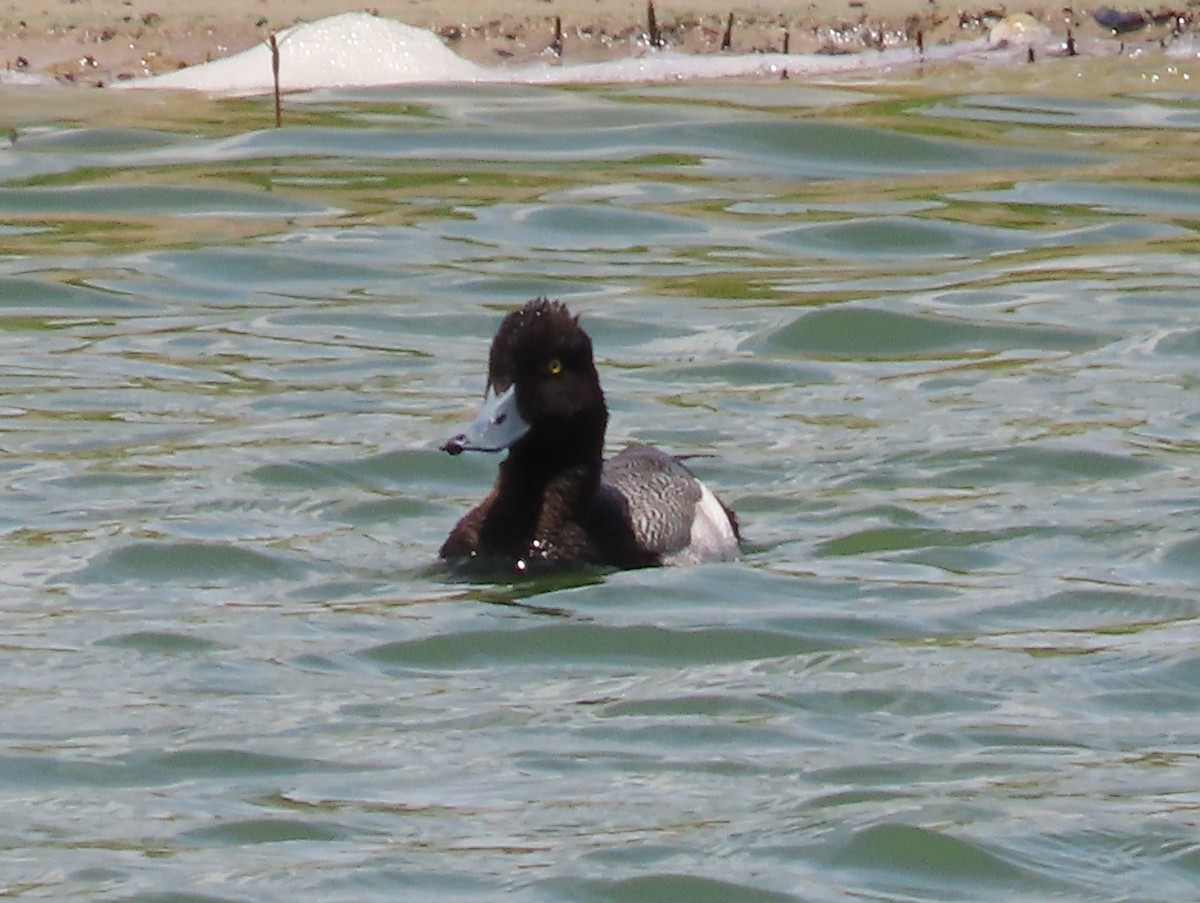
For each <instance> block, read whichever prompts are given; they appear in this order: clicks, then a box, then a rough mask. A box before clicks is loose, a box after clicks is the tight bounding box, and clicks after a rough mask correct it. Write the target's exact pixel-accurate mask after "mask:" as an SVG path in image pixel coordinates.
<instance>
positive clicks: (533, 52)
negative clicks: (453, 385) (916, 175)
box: [0, 0, 1197, 86]
mask: <svg viewBox="0 0 1200 903" xmlns="http://www.w3.org/2000/svg"><path fill="white" fill-rule="evenodd" d="M1190 2H1197V0H1190ZM362 9H363V7H359V6H355V5H354V4H353V2H352V0H350V2H347V0H251V2H250V3H249V4H244V5H239V4H236V3H233V2H229V0H218V2H216V3H214V4H212V5H210V6H209V7H206V8H205V9H204V10H203V11H200V12H198V11H197V10H196V8H195V7H194V6H190V5H189V2H188V0H87V2H77V0H48V5H46V6H32V5H30V3H29V0H0V28H2V29H3V37H2V38H0V59H2V62H3V66H4V68H5V69H7V70H9V72H15V73H24V74H27V75H29V76H31V77H39V76H40V77H42V78H43V79H44V78H47V77H48V78H53V79H55V80H57V81H59V82H62V83H67V84H70V83H74V84H80V85H89V86H100V85H105V84H109V83H111V82H114V81H121V80H126V79H129V78H135V77H142V76H147V75H157V74H161V73H164V72H170V71H174V70H176V69H179V68H183V67H186V66H194V65H196V64H198V63H203V62H207V61H209V60H214V59H220V58H223V57H226V56H230V55H232V54H235V53H238V52H241V51H243V50H246V49H248V48H250V47H253V46H255V45H256V44H260V43H262V42H264V41H267V40H268V39H269V37H270V35H271V34H272V33H273V32H276V31H279V30H281V29H283V28H286V27H288V26H290V25H293V24H296V23H298V22H304V21H314V20H316V19H319V18H322V17H324V16H327V15H332V14H335V13H339V12H346V11H349V10H362ZM1101 9H1103V7H1101V6H1097V7H1095V8H1094V9H1091V8H1089V9H1078V10H1076V9H1072V8H1064V7H1063V6H1061V5H1054V4H1049V5H1046V6H1043V7H1040V8H1039V7H1034V8H1031V9H1029V10H1026V11H1024V12H1023V13H1020V14H1018V15H1015V16H1014V15H1007V14H1006V12H1005V8H1004V7H1003V6H986V5H985V6H981V7H979V8H978V9H976V10H975V11H972V9H971V8H962V7H956V6H951V5H946V3H945V2H944V0H813V2H795V0H783V2H780V3H774V4H771V3H767V2H763V0H755V2H751V3H742V4H738V3H735V2H729V0H681V2H679V3H677V4H676V3H671V2H669V0H667V2H664V0H659V2H658V3H657V4H656V9H655V20H656V24H657V26H658V28H659V30H660V32H661V35H662V41H663V43H664V44H665V45H666V46H669V47H672V48H674V49H676V50H679V51H681V52H684V53H696V54H705V53H719V52H721V50H722V49H724V48H723V45H724V44H725V43H726V42H728V45H729V46H728V49H730V50H732V51H733V52H737V53H756V52H790V53H797V54H813V53H822V54H845V53H860V52H865V51H870V50H879V49H883V48H886V47H903V46H912V47H917V46H918V45H923V46H934V45H935V44H946V43H950V42H953V41H956V40H971V39H976V38H980V37H986V36H987V35H988V34H989V32H990V31H991V29H992V28H994V27H995V26H996V25H998V24H1000V23H1002V22H1011V21H1016V20H1020V21H1018V25H1021V22H1024V23H1025V24H1024V25H1023V26H1022V27H1031V28H1039V27H1040V29H1042V34H1043V35H1049V36H1051V37H1053V38H1054V39H1056V40H1062V41H1064V42H1065V41H1066V39H1067V36H1068V33H1070V34H1071V35H1072V36H1073V37H1075V38H1078V39H1082V40H1102V39H1105V38H1109V39H1112V38H1114V35H1117V34H1118V29H1115V28H1113V27H1105V26H1103V25H1101V24H1100V23H1099V22H1097V21H1096V13H1097V12H1098V11H1099V10H1101ZM1193 9H1194V8H1188V7H1183V8H1181V9H1180V10H1178V11H1177V10H1172V9H1167V8H1164V9H1163V11H1162V12H1161V13H1159V14H1154V15H1150V14H1144V13H1141V12H1133V11H1131V12H1127V13H1117V12H1114V11H1112V10H1109V12H1110V13H1112V14H1113V16H1116V17H1119V18H1115V19H1114V18H1111V17H1110V18H1109V19H1108V20H1106V21H1108V22H1115V23H1116V24H1118V25H1120V26H1122V30H1127V31H1128V34H1129V37H1130V39H1131V40H1134V39H1138V40H1143V39H1148V40H1165V39H1166V38H1167V37H1169V36H1170V35H1171V34H1172V32H1173V31H1179V30H1192V29H1194V28H1195V27H1196V15H1195V14H1194V12H1193ZM496 10H497V7H496V6H495V5H493V4H489V3H482V2H479V0H387V2H384V3H380V4H378V5H373V6H371V7H369V8H367V11H369V12H371V13H373V14H377V15H379V16H383V17H386V18H390V19H396V20H399V21H401V22H404V23H406V24H409V25H413V26H415V27H418V28H425V29H428V30H430V31H432V32H434V33H435V34H437V35H439V36H440V38H441V39H442V41H443V43H445V44H446V46H447V47H449V49H451V50H452V51H454V52H455V53H457V54H458V55H460V56H462V57H464V58H465V59H467V60H470V61H471V62H475V63H479V64H482V65H486V66H493V67H504V66H506V65H517V64H521V63H527V62H530V61H533V60H537V59H554V58H556V57H561V59H563V60H564V61H569V62H572V63H586V62H599V61H604V60H612V59H617V58H621V57H628V56H632V55H634V54H636V53H638V52H641V51H644V50H645V49H646V48H647V47H648V46H649V23H648V16H647V6H646V4H645V2H644V0H616V2H612V0H506V2H505V3H504V5H503V11H502V12H499V13H498V12H497V11H496ZM1120 17H1123V18H1120ZM556 23H561V38H560V37H558V35H557V34H556V27H555V26H556ZM1125 26H1129V27H1128V28H1127V29H1126V28H1125ZM1019 31H1020V29H1019V28H1018V32H1019ZM556 51H557V54H556Z"/></svg>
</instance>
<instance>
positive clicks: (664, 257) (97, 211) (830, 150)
mask: <svg viewBox="0 0 1200 903" xmlns="http://www.w3.org/2000/svg"><path fill="white" fill-rule="evenodd" d="M1051 65H1052V66H1057V67H1058V68H1057V70H1056V71H1057V72H1058V74H1059V75H1060V76H1068V75H1070V76H1071V78H1066V77H1062V78H1060V80H1059V81H1058V82H1052V83H1047V82H1046V77H1047V76H1046V74H1045V73H1046V72H1047V71H1048V70H1047V69H1045V68H1042V69H1039V70H1038V71H1037V72H1034V71H1032V70H1030V71H1024V70H1023V71H1021V72H1015V71H1012V70H1008V71H1006V72H1001V73H980V72H978V71H976V73H975V75H974V76H972V77H970V78H968V77H967V75H966V74H965V73H963V72H959V71H948V72H945V73H942V74H941V75H940V76H939V77H937V78H934V77H932V76H930V77H928V78H924V77H922V78H917V79H915V80H914V81H912V82H908V83H896V84H892V85H887V84H883V85H881V84H870V85H854V84H843V85H840V86H837V87H836V88H830V89H828V90H825V89H822V88H821V87H819V86H816V87H814V86H811V85H809V86H803V85H794V84H790V83H775V84H722V85H675V86H666V87H623V88H603V87H595V88H587V89H571V90H550V89H547V90H534V89H517V88H492V89H480V88H478V87H475V88H453V89H451V88H418V89H404V90H393V91H380V92H357V93H354V94H348V95H342V96H339V95H332V94H322V95H315V96H306V97H294V98H290V99H289V102H288V106H289V121H290V125H289V127H287V128H285V129H283V130H282V131H278V132H276V131H273V130H263V129H262V125H263V123H264V121H265V120H267V119H268V118H269V115H270V113H269V110H268V108H267V106H266V105H264V104H262V103H259V102H227V103H216V102H210V101H203V100H195V99H187V100H183V99H180V98H171V97H155V98H152V99H150V98H133V97H122V98H121V99H120V100H114V99H113V98H112V97H111V96H108V95H92V94H87V95H85V94H83V93H82V92H71V93H69V94H63V95H58V94H52V93H46V94H40V93H39V94H38V95H37V97H36V98H34V99H31V96H30V94H28V93H25V94H14V95H12V100H11V102H10V103H8V104H7V105H6V107H5V109H6V111H7V112H6V113H5V117H6V118H5V125H6V126H8V127H9V128H10V129H12V135H13V140H12V141H11V143H10V144H9V145H8V146H7V147H5V148H4V149H3V150H2V151H0V216H2V218H3V221H4V223H3V227H2V229H0V236H2V237H3V242H4V252H3V256H2V257H0V350H2V352H3V356H2V357H0V414H2V415H3V419H2V420H0V430H2V432H0V442H2V443H3V451H4V454H3V457H2V458H0V468H2V470H3V478H4V483H3V485H4V497H5V505H4V507H3V510H2V511H0V530H2V534H0V535H2V537H3V538H2V540H0V542H2V545H0V569H2V571H0V573H2V574H3V578H4V583H5V585H6V586H7V588H8V592H7V593H6V601H5V602H4V604H3V605H0V626H2V628H3V636H4V640H3V653H2V654H3V656H4V665H5V666H4V674H5V677H4V679H3V684H2V686H3V689H4V703H3V718H2V719H0V725H2V726H0V744H2V745H0V799H2V800H3V808H4V811H5V815H6V818H5V825H6V828H5V843H4V845H3V849H2V850H0V863H3V866H2V867H0V875H3V878H2V879H0V888H2V889H3V891H4V892H5V893H8V894H10V895H13V896H24V897H31V898H51V897H52V898H55V899H68V898H81V899H122V900H131V899H132V900H146V901H148V900H166V899H180V900H182V899H212V900H242V899H256V900H275V899H285V898H295V897H296V896H297V895H301V896H303V897H304V898H307V899H338V900H343V899H346V898H348V897H352V898H354V899H361V900H366V899H389V900H390V899H395V898H396V897H397V895H403V896H404V897H405V898H407V899H437V900H446V899H456V898H464V899H479V898H481V897H495V896H497V895H500V894H503V895H512V896H515V897H517V898H520V899H529V900H544V899H551V900H564V901H566V900H606V901H623V900H638V901H647V900H684V899H686V900H704V899H714V900H715V899H721V900H725V899H733V898H735V897H736V898H737V899H751V900H759V899H761V900H792V899H794V900H842V899H847V898H850V897H855V898H857V897H862V896H867V897H872V898H880V899H906V900H944V899H967V898H969V899H984V898H987V899H997V900H1005V901H1008V900H1012V899H1030V900H1042V899H1046V898H1047V897H1049V896H1061V897H1067V898H1078V899H1089V900H1121V899H1130V898H1135V897H1137V898H1141V897H1143V896H1144V894H1145V893H1146V891H1145V888H1147V887H1154V888H1159V889H1160V890H1158V891H1156V892H1155V895H1159V896H1162V897H1164V898H1167V897H1173V898H1180V899H1182V898H1185V897H1186V896H1188V891H1189V890H1190V888H1192V887H1193V886H1194V885H1195V882H1196V880H1197V877H1198V872H1200V858H1198V856H1197V853H1196V849H1197V848H1196V844H1195V838H1194V830H1193V825H1192V821H1193V812H1192V809H1193V799H1194V795H1195V786H1196V781H1197V770H1196V765H1195V749H1196V746H1197V740H1198V738H1197V736H1196V731H1195V729H1194V728H1192V727H1191V725H1190V721H1191V720H1193V719H1190V718H1189V715H1190V713H1192V712H1193V711H1195V709H1196V707H1197V705H1200V697H1198V691H1197V689H1196V688H1197V686H1198V683H1197V680H1196V677H1197V674H1198V673H1200V672H1198V669H1200V658H1198V657H1197V655H1196V653H1195V649H1196V647H1197V638H1198V628H1197V625H1198V623H1200V621H1198V620H1197V603H1196V600H1195V586H1196V584H1197V581H1200V542H1198V541H1197V539H1196V538H1195V534H1196V531H1197V527H1198V526H1200V514H1198V512H1200V497H1198V494H1197V490H1196V479H1195V459H1194V457H1193V456H1194V455H1195V454H1196V451H1197V449H1198V448H1200V443H1197V441H1196V439H1195V433H1196V426H1197V413H1196V406H1195V403H1194V397H1195V386H1196V382H1197V374H1198V373H1200V363H1198V355H1200V339H1198V338H1197V337H1198V336H1200V315H1198V314H1197V305H1196V285H1197V284H1198V281H1200V280H1198V276H1200V264H1198V263H1197V260H1198V259H1200V257H1198V256H1197V249H1198V247H1197V238H1196V230H1197V227H1198V224H1200V191H1197V187H1196V186H1197V177H1198V176H1200V173H1198V172H1197V169H1196V163H1195V159H1196V155H1195V128H1194V126H1195V121H1196V116H1197V111H1198V110H1200V101H1198V99H1197V96H1196V95H1195V94H1187V93H1179V92H1178V91H1176V90H1175V89H1174V88H1172V89H1171V91H1165V90H1161V88H1162V85H1161V83H1156V85H1157V86H1156V88H1155V90H1156V91H1157V93H1147V92H1146V91H1144V90H1142V86H1143V85H1145V84H1146V83H1145V82H1139V81H1138V79H1137V77H1136V73H1133V74H1129V73H1127V74H1126V77H1125V81H1124V82H1120V81H1119V79H1120V77H1119V76H1118V75H1117V74H1116V73H1115V71H1114V70H1113V69H1111V68H1109V67H1111V66H1112V63H1110V62H1109V61H1091V62H1088V63H1083V62H1080V63H1078V64H1076V63H1071V64H1070V65H1071V66H1079V67H1084V68H1083V69H1080V70H1075V69H1071V70H1068V69H1067V68H1066V67H1067V65H1068V63H1067V62H1066V61H1061V62H1060V63H1055V64H1051ZM1089 66H1090V67H1092V68H1091V69H1087V68H1086V67H1089ZM1080 77H1084V78H1086V79H1088V80H1090V81H1091V82H1092V83H1094V84H1095V85H1097V86H1099V89H1104V88H1106V87H1110V86H1112V85H1113V84H1114V83H1119V84H1120V86H1121V87H1120V90H1112V91H1109V92H1108V94H1107V95H1106V96H1103V97H1097V96H1094V95H1088V94H1086V93H1082V92H1080V91H1079V89H1078V88H1077V87H1076V85H1077V84H1078V81H1075V80H1072V78H1073V79H1079V78H1080ZM1000 83H1003V84H1004V87H1003V89H1002V90H1003V94H1000V93H998V92H999V91H1000V90H1001V89H1000V88H998V87H997V85H998V84H1000ZM1176 87H1178V86H1176ZM7 100H9V98H8V96H7V95H6V101H7ZM56 104H57V107H56ZM539 294H546V295H550V296H555V297H562V298H565V299H567V300H568V301H569V303H570V304H571V306H572V308H573V309H576V310H578V311H581V312H583V315H584V322H585V323H586V325H587V327H588V329H589V331H590V332H591V334H592V336H593V339H594V341H595V344H596V349H597V356H598V361H599V365H600V368H601V373H602V378H603V380H604V383H605V388H606V390H607V392H608V395H609V402H610V408H611V411H612V416H611V421H610V422H611V427H610V437H611V439H612V441H613V444H617V443H620V442H624V441H626V440H628V439H633V438H637V439H643V440H646V441H651V442H654V443H656V444H659V445H662V446H664V447H666V448H670V449H673V450H676V451H678V452H681V453H686V454H695V455H701V456H703V457H699V458H697V459H696V460H695V461H694V462H693V464H694V466H695V467H696V468H697V469H698V470H699V471H700V472H701V474H702V475H703V477H704V479H705V480H706V481H708V482H709V483H710V484H711V485H713V486H714V488H716V489H717V490H718V491H719V492H720V493H721V495H722V496H723V497H724V498H725V499H726V500H727V501H728V502H729V503H730V504H731V505H732V506H733V507H734V508H735V509H736V510H737V511H738V512H739V514H740V515H741V518H742V521H743V524H744V526H745V532H746V535H747V537H748V546H747V549H746V554H745V556H744V557H743V560H741V561H739V562H735V563H726V564H715V565H711V566H704V567H699V568H681V569H673V570H655V571H638V572H626V573H616V574H595V573H586V574H577V575H560V576H559V577H557V578H554V579H553V580H544V581H528V582H519V583H516V584H514V585H497V584H475V583H470V582H464V581H461V580H456V579H451V578H450V577H449V575H447V574H445V573H443V572H442V571H441V570H440V569H439V568H438V567H437V566H436V564H435V562H434V557H435V554H436V550H437V547H438V545H439V543H440V541H441V539H442V538H443V537H444V535H445V533H446V532H447V531H448V530H449V528H450V526H451V525H452V524H453V523H454V521H455V519H456V518H457V516H458V515H459V514H460V513H461V512H462V511H463V510H464V508H466V507H467V506H468V505H469V504H471V503H472V502H473V501H475V500H477V499H478V498H479V497H480V496H481V495H482V494H483V493H484V492H486V489H487V487H488V486H489V485H490V482H491V479H492V476H493V473H494V468H495V461H494V460H489V459H485V458H472V457H470V456H464V457H462V458H457V459H451V458H449V457H448V456H446V455H444V454H441V453H440V452H438V451H437V450H436V449H437V446H438V444H439V443H440V442H441V441H442V440H443V439H444V438H445V436H446V435H448V434H449V432H451V431H452V430H453V428H454V426H455V425H456V424H458V423H459V422H460V421H461V419H462V417H463V416H465V415H466V414H467V413H468V412H469V411H471V410H472V409H473V407H474V406H475V403H476V401H477V398H478V396H479V393H480V391H481V389H482V384H483V373H484V367H485V360H486V352H487V344H488V341H489V340H490V337H491V335H492V332H493V331H494V329H495V325H496V323H497V322H498V320H499V317H500V315H501V313H502V312H503V311H504V310H505V309H507V308H509V307H511V306H514V305H516V304H519V303H521V302H523V301H525V300H526V299H528V298H529V297H532V296H534V295H539ZM189 895H190V896H189Z"/></svg>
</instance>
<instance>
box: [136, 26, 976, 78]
mask: <svg viewBox="0 0 1200 903" xmlns="http://www.w3.org/2000/svg"><path fill="white" fill-rule="evenodd" d="M276 43H277V45H278V48H279V60H280V66H279V82H280V88H281V89H282V90H283V91H306V90H312V89H316V88H352V87H374V86H383V85H402V84H415V83H421V82H426V83H428V82H441V83H464V82H466V83H480V82H503V83H515V84H545V85H549V84H558V85H561V84H580V83H603V82H643V81H673V80H683V79H711V78H731V77H738V76H749V75H775V76H779V75H782V74H783V72H784V71H785V70H786V71H787V72H788V74H789V75H807V76H820V75H831V74H836V73H846V72H870V71H886V70H888V69H891V68H895V67H909V66H912V65H915V64H916V63H918V62H919V60H920V59H924V60H928V61H937V60H948V59H963V58H970V57H972V56H976V55H980V54H983V53H988V54H989V55H995V53H996V51H994V50H992V51H989V50H988V47H987V43H986V42H985V41H973V42H962V43H956V44H952V45H948V46H942V47H935V48H929V49H927V50H926V52H925V54H924V55H923V56H922V57H920V58H918V56H917V53H916V51H915V49H911V48H896V49H889V50H883V51H864V52H863V53H860V54H846V55H841V56H825V55H802V54H787V55H785V54H779V53H755V54H708V55H703V56H698V55H690V54H682V53H675V52H672V51H669V50H665V51H647V52H646V53H644V54H642V55H641V56H637V57H634V58H631V59H624V60H614V61H611V62H605V63H591V64H580V65H551V64H549V63H536V64H531V65H528V66H519V67H513V68H509V69H490V68H487V67H484V66H479V65H476V64H475V63H472V62H470V61H468V60H465V59H463V58H462V57H460V56H458V55H457V54H456V53H454V52H453V51H451V50H450V49H448V48H447V47H446V46H445V45H444V44H443V43H442V42H441V40H440V39H439V38H438V37H437V35H435V34H434V33H433V32H431V31H427V30H425V29H421V28H414V27H413V26H411V25H405V24H404V23H403V22H397V21H395V20H392V19H384V18H381V17H378V16H372V15H370V14H368V13H362V12H356V13H340V14H338V15H336V16H329V17H328V18H325V19H319V20H317V21H316V22H310V23H304V24H301V25H295V26H293V27H292V28H289V29H286V30H284V31H282V32H279V33H278V34H277V35H276ZM114 87H118V88H177V89H178V88H182V89H190V90H194V91H204V92H206V93H209V94H266V93H270V92H271V91H272V90H273V75H272V72H271V50H270V47H269V46H268V45H267V44H266V43H264V44H261V45H259V46H257V47H254V48H252V49H250V50H246V51H244V52H242V53H239V54H236V55H234V56H231V57H227V58H225V59H221V60H215V61H213V62H211V63H203V64H201V65H198V66H192V67H190V68H187V69H180V70H178V71H176V72H169V73H166V74H164V75H156V76H152V77H149V78H140V79H132V80H130V81H125V82H118V83H117V84H116V85H114Z"/></svg>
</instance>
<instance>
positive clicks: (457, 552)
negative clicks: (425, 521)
mask: <svg viewBox="0 0 1200 903" xmlns="http://www.w3.org/2000/svg"><path fill="white" fill-rule="evenodd" d="M607 425H608V408H607V407H606V406H605V404H604V393H603V392H602V391H601V389H600V378H599V376H598V375H597V374H596V365H595V362H594V361H593V359H592V340H591V339H590V338H589V337H588V334H587V333H586V332H584V331H583V329H582V328H581V327H580V326H579V320H578V318H577V317H574V316H572V315H571V312H570V311H569V310H567V307H566V305H564V304H562V303H561V302H558V301H550V300H548V299H546V298H537V299H535V300H533V301H530V302H529V303H528V304H526V305H525V306H524V307H522V308H521V309H520V310H516V311H513V312H512V313H510V314H509V315H508V316H506V317H505V318H504V320H503V322H502V323H501V324H500V328H499V330H498V331H497V332H496V337H495V338H494V339H493V340H492V348H491V352H490V354H489V355H488V381H487V392H486V395H485V398H484V405H483V408H482V410H481V411H480V412H479V416H478V417H477V418H476V419H475V422H474V423H473V424H472V425H471V426H470V427H469V428H468V429H467V431H466V432H464V433H460V434H458V435H457V436H455V437H454V438H452V439H450V440H449V441H448V442H446V444H445V445H443V446H442V448H443V449H444V450H445V451H447V452H449V453H450V454H452V455H457V454H460V453H462V452H464V451H488V452H498V451H501V450H503V449H507V450H508V457H507V458H506V459H505V460H504V461H503V462H502V463H501V464H500V473H499V476H498V478H497V480H496V485H495V487H494V488H493V489H492V491H491V493H490V494H489V495H488V497H487V498H486V499H484V500H483V502H482V503H480V504H479V505H478V506H476V507H475V508H473V509H472V510H471V511H469V512H468V513H467V514H466V515H465V516H464V517H463V518H462V520H460V521H459V522H458V524H457V526H455V528H454V530H453V531H452V532H451V533H450V535H449V537H447V539H446V541H445V543H443V545H442V548H441V552H440V555H441V557H442V558H445V559H451V560H461V559H470V558H484V559H486V560H495V561H497V562H503V563H504V565H505V566H511V567H513V568H515V570H517V571H519V572H520V571H525V570H527V569H528V568H529V567H531V566H536V565H537V564H539V563H571V562H580V563H589V564H598V565H609V566H613V567H619V568H632V567H647V566H653V565H662V564H682V563H690V562H698V561H703V560H706V559H712V558H729V557H731V556H733V555H734V554H736V552H737V550H738V542H739V539H740V537H739V535H738V526H737V519H736V518H735V517H734V514H733V512H732V511H730V510H729V509H728V508H726V507H725V506H724V505H723V504H722V503H721V502H720V500H718V499H717V497H716V496H715V495H713V493H712V492H711V491H710V490H709V489H708V487H707V486H705V485H704V484H703V483H701V482H700V481H699V480H698V479H696V477H695V476H694V475H693V474H692V472H691V471H690V470H688V469H687V467H685V466H684V465H683V464H682V463H680V461H679V460H678V459H677V458H675V457H672V456H671V455H668V454H666V453H665V452H661V451H659V450H658V449H655V448H652V447H650V446H648V445H642V444H640V443H635V444H631V445H629V446H627V447H626V448H625V449H624V450H623V451H621V453H620V454H618V455H617V456H616V457H614V458H612V459H610V460H608V461H605V460H604V431H605V428H606V427H607Z"/></svg>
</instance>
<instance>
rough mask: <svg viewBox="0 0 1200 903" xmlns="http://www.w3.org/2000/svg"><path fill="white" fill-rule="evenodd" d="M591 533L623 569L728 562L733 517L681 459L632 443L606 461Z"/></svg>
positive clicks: (733, 546)
mask: <svg viewBox="0 0 1200 903" xmlns="http://www.w3.org/2000/svg"><path fill="white" fill-rule="evenodd" d="M591 520H592V524H591V530H590V531H589V532H590V533H591V534H592V536H593V537H594V538H595V539H596V541H597V544H598V545H599V546H600V547H601V548H603V549H604V551H605V557H607V558H610V559H612V560H611V561H610V562H609V563H612V564H616V565H618V566H621V567H628V566H636V565H639V564H640V565H653V564H682V563H687V562H693V561H704V560H707V559H712V558H728V557H731V556H732V555H734V554H735V553H736V552H737V549H738V531H737V522H736V520H735V519H734V517H733V514H732V513H731V512H730V511H729V509H727V508H726V507H725V506H724V505H722V504H721V502H720V500H718V499H717V497H716V496H715V495H713V493H712V492H711V491H710V490H709V488H708V487H707V486H705V485H704V484H703V483H702V482H700V480H698V479H697V478H696V476H695V475H694V474H693V473H692V472H691V471H690V470H688V469H687V467H685V466H684V465H683V464H682V463H681V462H680V461H679V460H678V459H676V458H674V457H673V456H671V455H668V454H667V453H665V452H662V451H659V450H658V449H656V448H653V447H652V446H649V445H643V444H641V443H633V444H630V445H628V446H626V447H625V448H624V449H623V450H622V451H621V453H620V454H618V455H616V456H615V457H613V458H610V459H609V460H607V461H605V462H604V470H603V473H602V475H601V483H600V489H599V491H598V492H597V494H596V501H595V504H594V506H593V512H592V518H591Z"/></svg>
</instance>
